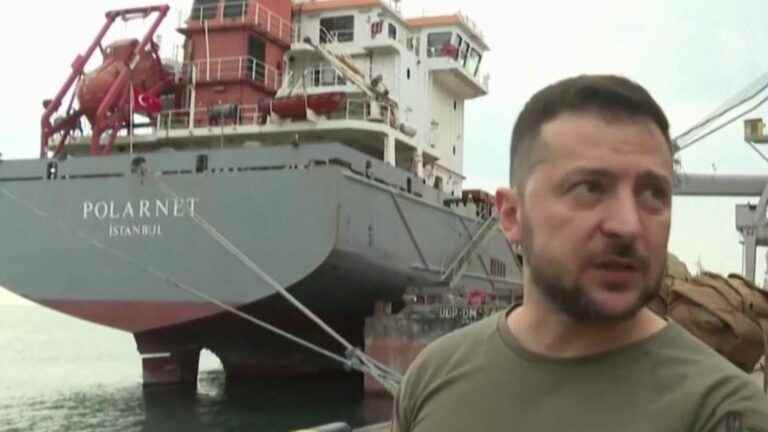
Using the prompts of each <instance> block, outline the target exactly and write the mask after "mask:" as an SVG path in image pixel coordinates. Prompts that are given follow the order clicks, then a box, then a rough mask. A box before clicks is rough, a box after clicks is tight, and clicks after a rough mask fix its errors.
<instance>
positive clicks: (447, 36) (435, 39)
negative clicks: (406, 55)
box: [427, 32, 455, 57]
mask: <svg viewBox="0 0 768 432" xmlns="http://www.w3.org/2000/svg"><path fill="white" fill-rule="evenodd" d="M451 37H452V34H451V32H440V33H430V34H429V35H428V36H427V57H443V56H446V55H450V54H451V52H455V47H454V49H451V47H453V44H451Z"/></svg>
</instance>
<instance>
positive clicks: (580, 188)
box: [571, 180, 605, 196]
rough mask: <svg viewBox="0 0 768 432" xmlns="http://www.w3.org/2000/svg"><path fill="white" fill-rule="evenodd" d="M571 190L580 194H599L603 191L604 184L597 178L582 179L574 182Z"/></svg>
mask: <svg viewBox="0 0 768 432" xmlns="http://www.w3.org/2000/svg"><path fill="white" fill-rule="evenodd" d="M571 192H572V193H576V194H578V195H581V196H589V195H601V194H602V193H603V192H605V186H604V185H603V183H601V182H599V181H597V180H584V181H580V182H578V183H576V184H574V185H573V186H572V187H571Z"/></svg>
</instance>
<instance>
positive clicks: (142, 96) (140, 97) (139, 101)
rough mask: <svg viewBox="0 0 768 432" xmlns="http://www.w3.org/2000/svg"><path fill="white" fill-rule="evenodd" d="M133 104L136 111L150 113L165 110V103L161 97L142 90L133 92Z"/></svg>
mask: <svg viewBox="0 0 768 432" xmlns="http://www.w3.org/2000/svg"><path fill="white" fill-rule="evenodd" d="M133 106H134V111H135V112H143V113H149V114H157V113H159V112H160V111H162V110H163V103H162V102H161V101H160V98H158V97H157V96H153V95H151V94H149V93H145V92H141V91H137V92H135V93H134V94H133Z"/></svg>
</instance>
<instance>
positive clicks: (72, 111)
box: [40, 5, 174, 159]
mask: <svg viewBox="0 0 768 432" xmlns="http://www.w3.org/2000/svg"><path fill="white" fill-rule="evenodd" d="M169 9H170V8H169V7H168V6H167V5H160V6H149V7H142V8H131V9H121V10H114V11H109V12H107V13H106V18H107V22H106V23H105V24H104V25H103V26H102V28H101V30H100V31H99V33H98V34H97V35H96V38H95V39H94V41H93V42H92V43H91V45H90V46H89V47H88V50H87V51H86V52H85V54H82V55H78V56H77V57H75V60H74V62H73V63H72V72H71V73H70V75H69V77H68V78H67V80H66V82H65V83H64V85H62V87H61V89H59V92H58V93H57V94H56V96H55V97H54V98H53V99H50V100H46V101H45V102H43V107H44V108H45V111H44V113H43V116H42V120H41V126H42V127H41V130H42V133H41V142H40V157H41V158H43V159H45V158H47V157H48V149H49V145H50V143H51V141H52V140H53V139H55V140H57V141H58V143H57V145H56V154H55V155H54V156H58V155H59V154H61V152H62V150H63V149H64V144H65V142H66V141H67V139H68V138H69V137H70V136H71V135H72V133H73V132H74V131H76V130H78V129H81V126H80V125H81V119H82V117H86V119H88V122H89V123H90V125H91V127H92V136H91V154H92V155H105V154H109V153H110V152H111V150H112V144H114V142H115V138H116V137H117V134H118V133H119V132H120V130H121V129H123V128H125V127H128V126H130V125H131V123H132V122H133V118H132V117H133V114H134V113H144V114H146V115H148V116H150V117H151V116H153V115H154V114H156V113H157V112H159V111H160V109H161V108H162V107H161V104H160V101H159V96H160V95H161V94H163V93H165V92H167V91H168V90H169V89H171V88H172V87H173V84H174V83H173V74H172V73H171V72H169V71H168V70H166V69H165V67H164V66H163V64H162V62H161V60H160V56H159V53H158V49H159V47H158V45H157V44H156V43H155V42H154V39H153V38H154V35H155V33H156V32H157V30H158V28H159V27H160V24H161V23H162V21H163V20H164V19H165V17H166V15H167V14H168V11H169ZM153 13H157V16H156V18H155V20H154V22H153V23H152V25H151V26H150V28H149V29H148V30H147V32H146V33H145V35H144V37H143V38H142V39H141V40H138V39H125V40H120V41H116V42H113V43H111V44H110V45H108V46H106V47H105V46H104V45H103V40H104V37H105V36H106V34H107V32H108V31H109V29H110V28H111V27H112V25H113V24H114V23H115V21H116V20H117V19H122V20H123V21H129V20H133V19H147V18H148V17H149V16H150V15H152V14H153ZM97 48H98V49H99V51H100V52H101V53H102V56H103V58H104V59H103V62H102V64H101V65H100V66H99V67H97V68H96V69H95V70H93V71H91V72H88V73H86V72H85V67H86V64H87V63H88V61H89V60H90V59H91V57H92V56H93V54H94V52H95V51H96V49H97ZM73 86H75V91H74V92H70V90H72V88H73ZM68 94H71V97H70V100H69V103H68V105H67V110H66V112H65V113H64V115H63V116H56V117H55V118H54V115H55V114H56V113H57V112H58V110H59V108H60V107H61V104H62V101H63V100H64V98H65V97H66V96H67V95H68ZM75 97H76V98H77V100H78V107H77V108H75V106H74V105H75V104H74V102H75ZM52 118H54V120H53V121H52ZM105 135H106V139H103V137H104V136H105Z"/></svg>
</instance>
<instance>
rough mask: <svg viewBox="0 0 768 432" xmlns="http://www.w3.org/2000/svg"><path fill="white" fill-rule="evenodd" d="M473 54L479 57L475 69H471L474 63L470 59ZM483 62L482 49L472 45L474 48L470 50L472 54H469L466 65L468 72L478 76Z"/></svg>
mask: <svg viewBox="0 0 768 432" xmlns="http://www.w3.org/2000/svg"><path fill="white" fill-rule="evenodd" d="M473 54H474V55H476V56H477V57H476V58H477V63H476V64H475V66H474V70H471V69H472V67H471V65H472V63H471V62H470V61H469V59H470V58H471V57H472V55H473ZM482 62H483V53H482V52H480V50H478V49H477V48H475V47H472V49H471V50H470V54H469V55H468V56H467V64H466V65H465V66H464V68H465V70H466V71H467V73H469V74H470V75H472V76H474V77H476V76H477V74H478V72H480V64H481V63H482Z"/></svg>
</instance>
